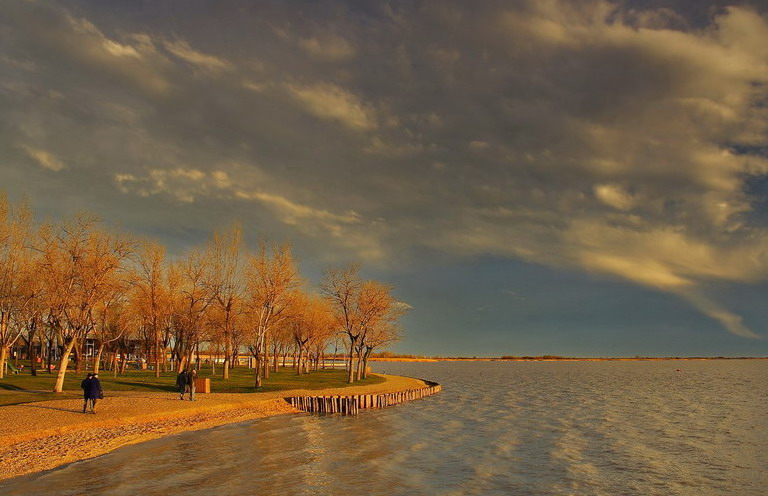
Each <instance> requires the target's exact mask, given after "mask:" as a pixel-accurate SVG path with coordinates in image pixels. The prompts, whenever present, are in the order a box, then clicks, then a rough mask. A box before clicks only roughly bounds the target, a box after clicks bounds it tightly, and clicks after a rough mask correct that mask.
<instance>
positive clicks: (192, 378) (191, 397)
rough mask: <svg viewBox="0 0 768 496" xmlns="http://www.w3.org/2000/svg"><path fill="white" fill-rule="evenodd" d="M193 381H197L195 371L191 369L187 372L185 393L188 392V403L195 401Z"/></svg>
mask: <svg viewBox="0 0 768 496" xmlns="http://www.w3.org/2000/svg"><path fill="white" fill-rule="evenodd" d="M195 379H197V370H195V369H192V370H190V371H189V372H187V391H188V392H189V401H195Z"/></svg>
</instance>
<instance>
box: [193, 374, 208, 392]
mask: <svg viewBox="0 0 768 496" xmlns="http://www.w3.org/2000/svg"><path fill="white" fill-rule="evenodd" d="M195 392H197V393H210V392H211V380H210V379H209V378H207V377H198V378H197V379H195Z"/></svg>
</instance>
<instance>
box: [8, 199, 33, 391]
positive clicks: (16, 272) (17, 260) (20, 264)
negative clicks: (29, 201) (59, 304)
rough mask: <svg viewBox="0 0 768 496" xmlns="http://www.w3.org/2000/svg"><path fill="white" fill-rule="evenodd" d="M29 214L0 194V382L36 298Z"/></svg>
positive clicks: (27, 209)
mask: <svg viewBox="0 0 768 496" xmlns="http://www.w3.org/2000/svg"><path fill="white" fill-rule="evenodd" d="M31 222H32V214H31V212H30V210H29V208H28V207H27V206H26V205H25V204H24V203H22V204H21V205H19V206H14V205H11V204H10V203H9V202H8V200H7V198H6V197H5V195H0V379H2V378H3V377H4V375H5V367H6V360H7V357H8V350H9V349H10V347H11V346H13V345H14V343H16V341H17V340H18V339H19V337H21V335H22V333H23V331H24V330H25V328H26V324H27V321H26V319H25V318H24V316H25V311H26V309H27V308H28V307H29V306H31V305H32V304H33V301H34V299H35V298H36V296H38V293H39V288H38V287H37V284H36V281H35V278H34V267H33V260H32V254H31V253H30V250H29V246H30V236H31Z"/></svg>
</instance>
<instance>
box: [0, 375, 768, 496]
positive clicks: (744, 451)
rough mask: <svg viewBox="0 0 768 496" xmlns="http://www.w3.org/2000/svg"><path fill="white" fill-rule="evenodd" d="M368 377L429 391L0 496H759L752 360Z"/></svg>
mask: <svg viewBox="0 0 768 496" xmlns="http://www.w3.org/2000/svg"><path fill="white" fill-rule="evenodd" d="M374 368H375V370H377V371H379V372H387V373H392V374H402V375H409V376H415V377H423V378H428V379H432V380H436V381H438V382H440V383H441V384H443V386H444V389H443V392H442V393H440V394H439V395H437V396H433V397H430V398H427V399H423V400H421V401H415V402H412V403H408V404H405V405H400V406H398V407H394V408H388V409H385V410H377V411H366V412H363V413H361V414H360V415H358V416H355V417H344V416H339V415H331V416H316V415H297V416H284V417H276V418H268V419H263V420H258V421H255V422H248V423H244V424H237V425H230V426H224V427H219V428H216V429H211V430H207V431H200V432H191V433H185V434H181V435H177V436H173V437H169V438H165V439H159V440H156V441H151V442H148V443H144V444H141V445H135V446H129V447H125V448H122V449H120V450H117V451H115V452H113V453H111V454H108V455H105V456H101V457H98V458H95V459H92V460H88V461H84V462H78V463H74V464H72V465H69V466H67V467H64V468H61V469H58V470H54V471H51V472H48V473H45V474H42V475H36V476H28V477H24V478H19V479H14V480H12V481H9V482H6V483H5V484H0V493H2V494H3V495H34V494H61V495H81V494H88V495H99V494H105V495H106V494H108V495H142V496H151V495H168V494H183V495H197V494H201V495H208V496H209V495H212V494H216V495H230V494H231V495H235V494H237V495H241V494H268V495H310V494H328V495H350V494H371V495H384V494H387V495H388V494H394V495H473V494H477V495H550V494H551V495H561V494H562V495H570V494H574V495H655V494H658V495H678V494H679V495H721V494H722V495H764V494H768V416H767V415H766V411H767V410H768V361H758V360H743V361H742V360H739V361H706V362H695V361H679V362H678V361H663V362H470V363H451V362H440V363H379V364H375V367H374ZM678 369H680V370H678Z"/></svg>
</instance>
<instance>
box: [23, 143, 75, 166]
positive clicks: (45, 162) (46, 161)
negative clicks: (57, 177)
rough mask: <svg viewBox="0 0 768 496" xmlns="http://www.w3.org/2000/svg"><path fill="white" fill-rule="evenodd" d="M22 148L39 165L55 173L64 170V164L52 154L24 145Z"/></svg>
mask: <svg viewBox="0 0 768 496" xmlns="http://www.w3.org/2000/svg"><path fill="white" fill-rule="evenodd" d="M21 148H22V149H23V150H24V151H25V152H26V153H27V155H29V156H30V157H31V158H33V159H34V160H35V161H36V162H37V163H38V164H40V165H41V166H43V167H45V168H46V169H48V170H52V171H54V172H58V171H60V170H62V169H63V168H64V167H65V166H64V163H63V162H62V161H61V160H59V159H58V158H56V157H55V156H53V155H52V154H51V153H50V152H47V151H45V150H40V149H39V148H33V147H31V146H28V145H22V146H21Z"/></svg>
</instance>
